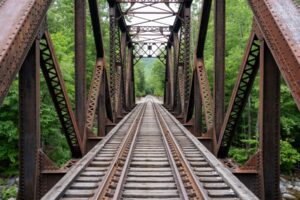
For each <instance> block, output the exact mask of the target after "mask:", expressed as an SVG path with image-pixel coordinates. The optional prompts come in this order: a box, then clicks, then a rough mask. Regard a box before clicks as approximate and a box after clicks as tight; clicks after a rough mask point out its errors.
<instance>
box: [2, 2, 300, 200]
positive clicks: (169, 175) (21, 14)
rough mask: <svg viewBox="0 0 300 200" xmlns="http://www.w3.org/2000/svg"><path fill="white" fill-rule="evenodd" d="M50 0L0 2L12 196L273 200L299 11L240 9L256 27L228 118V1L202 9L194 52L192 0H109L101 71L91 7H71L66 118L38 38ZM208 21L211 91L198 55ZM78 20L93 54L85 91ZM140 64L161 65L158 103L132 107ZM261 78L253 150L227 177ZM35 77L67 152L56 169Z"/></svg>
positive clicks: (149, 100) (269, 6) (53, 64)
mask: <svg viewBox="0 0 300 200" xmlns="http://www.w3.org/2000/svg"><path fill="white" fill-rule="evenodd" d="M51 2H52V1H51V0H22V1H15V0H1V1H0V27H1V30H0V104H1V103H3V100H4V98H5V96H6V95H7V93H8V90H9V88H10V86H11V84H12V82H13V80H14V79H16V78H18V80H19V116H20V117H19V141H20V142H19V149H20V150H19V159H20V170H19V175H20V183H19V192H18V198H19V199H28V200H29V199H45V200H48V199H247V200H249V199H268V200H270V199H272V200H273V199H280V190H279V174H280V167H279V160H280V159H279V139H280V78H281V77H282V78H283V80H284V81H285V83H286V84H287V85H288V87H289V89H290V91H291V94H292V96H293V98H294V100H295V102H296V104H297V106H298V108H300V81H299V80H300V35H299V33H300V10H299V6H297V4H296V2H294V1H293V0H248V3H249V6H250V7H251V9H252V11H253V16H254V17H253V27H252V31H251V34H250V37H249V41H248V44H247V47H246V49H245V52H244V57H243V61H242V63H241V65H240V68H239V72H238V77H237V79H236V83H235V87H234V89H233V91H232V95H231V99H230V102H229V106H228V108H226V109H225V107H224V104H225V102H224V89H225V84H224V83H225V16H226V12H225V10H226V9H225V2H226V1H225V0H215V1H214V3H213V2H212V0H202V1H199V8H200V23H199V24H197V26H198V27H197V28H198V29H199V32H198V33H197V34H198V40H197V43H196V46H195V49H191V33H190V32H191V22H190V20H191V16H190V15H191V14H190V9H191V3H192V0H108V4H109V20H110V23H109V25H110V27H109V30H110V62H109V69H107V68H106V67H107V66H108V65H106V64H105V57H104V54H105V52H104V45H103V40H102V33H101V20H100V16H101V12H102V11H101V10H99V5H98V1H97V0H89V1H87V2H86V1H84V0H76V1H74V3H75V10H74V21H75V80H76V81H75V96H76V98H75V110H72V106H71V103H70V100H69V97H68V93H67V91H66V87H65V83H64V79H63V76H64V74H62V72H61V70H60V65H59V62H58V60H57V58H56V55H55V49H54V47H53V43H52V41H51V36H50V33H49V32H48V29H47V18H46V15H47V10H48V8H49V6H50V4H51ZM87 7H89V11H90V15H87V14H86V10H87V9H86V8H87ZM211 12H214V15H213V22H214V72H213V73H214V83H213V85H212V87H213V88H210V84H209V81H208V74H207V71H206V68H205V57H204V53H203V52H204V45H205V41H206V35H207V30H208V22H209V17H210V14H211ZM86 16H88V17H90V18H91V22H92V23H91V25H92V30H93V36H94V41H95V43H94V46H95V49H96V55H97V56H96V58H95V66H94V71H93V74H92V80H91V83H90V84H89V85H90V88H89V90H88V91H86V85H87V83H86V82H87V81H86V73H87V72H86V26H87V25H86V20H87V19H86ZM154 16H155V17H154ZM128 17H131V18H132V20H131V21H130V22H129V21H128ZM134 18H135V20H134ZM166 19H167V20H166ZM170 21H171V23H170ZM192 55H194V59H193V61H192V62H191V58H192ZM144 57H156V58H158V59H160V61H161V62H162V63H163V64H164V65H165V86H164V99H163V103H162V104H161V103H160V102H159V101H158V100H157V99H155V98H154V97H151V96H147V97H145V98H144V99H143V100H142V101H140V102H136V100H135V88H134V80H135V79H134V73H133V68H134V65H135V64H136V63H137V62H139V60H140V59H142V58H144ZM40 71H41V74H40ZM190 72H191V73H190ZM258 73H259V74H260V78H259V146H258V151H257V152H256V153H255V154H254V155H253V156H252V157H251V158H250V159H249V161H247V162H246V164H245V165H244V166H240V167H236V168H232V167H230V166H228V165H226V163H224V160H223V159H224V158H226V157H228V152H229V149H230V147H231V144H232V140H233V137H234V136H235V135H237V134H239V133H238V132H237V131H236V130H237V125H238V123H239V119H240V118H241V115H242V113H243V111H244V109H245V105H246V103H247V99H248V97H249V94H250V92H251V89H252V86H253V84H254V80H255V77H256V76H257V74H258ZM40 76H44V78H45V80H46V83H47V87H48V90H49V93H50V94H51V98H52V100H53V103H54V106H55V110H56V112H57V116H58V118H59V121H60V123H61V127H62V130H63V133H64V135H65V139H66V140H67V143H68V145H69V148H70V151H71V154H72V160H70V161H69V162H68V163H67V164H66V165H65V166H64V167H62V168H58V167H56V166H55V165H54V164H53V162H52V161H51V160H50V159H49V157H48V156H47V155H46V153H44V152H43V149H42V147H41V142H40V140H41V133H40ZM211 91H213V92H211ZM202 113H203V114H202ZM202 117H203V118H204V120H202ZM202 121H204V123H202ZM94 126H97V127H98V129H97V130H98V131H97V132H93V130H94V129H93V127H94ZM204 126H205V127H206V129H203V127H204ZM203 130H205V132H204V131H203Z"/></svg>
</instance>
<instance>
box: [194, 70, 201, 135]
mask: <svg viewBox="0 0 300 200" xmlns="http://www.w3.org/2000/svg"><path fill="white" fill-rule="evenodd" d="M194 73H197V71H196V70H195V72H194ZM194 106H195V116H194V136H196V137H200V136H201V135H202V99H201V91H200V85H199V80H198V76H197V74H194Z"/></svg>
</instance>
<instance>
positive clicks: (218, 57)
mask: <svg viewBox="0 0 300 200" xmlns="http://www.w3.org/2000/svg"><path fill="white" fill-rule="evenodd" d="M225 2H226V1H225V0H218V1H215V4H214V5H215V10H214V26H215V32H214V39H215V46H214V60H215V63H214V65H215V66H214V69H215V70H214V131H215V134H216V137H217V138H218V137H219V135H220V131H221V127H222V124H223V120H224V113H225V108H224V104H225V101H224V98H225V19H226V17H225Z"/></svg>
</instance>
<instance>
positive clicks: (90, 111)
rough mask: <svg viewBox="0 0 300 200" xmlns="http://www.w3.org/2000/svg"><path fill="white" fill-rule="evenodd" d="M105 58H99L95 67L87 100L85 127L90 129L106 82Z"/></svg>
mask: <svg viewBox="0 0 300 200" xmlns="http://www.w3.org/2000/svg"><path fill="white" fill-rule="evenodd" d="M104 68H105V66H104V60H103V59H101V58H99V59H97V62H96V66H95V68H94V72H93V77H92V81H91V86H90V91H89V95H88V100H87V112H86V125H85V127H86V128H88V129H89V130H92V129H93V124H94V119H95V114H96V109H97V102H98V98H99V95H100V93H101V92H102V91H101V87H102V85H103V84H104V81H103V73H104Z"/></svg>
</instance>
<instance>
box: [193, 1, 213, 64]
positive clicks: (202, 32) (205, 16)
mask: <svg viewBox="0 0 300 200" xmlns="http://www.w3.org/2000/svg"><path fill="white" fill-rule="evenodd" d="M211 4H212V0H203V4H202V9H201V15H200V16H201V19H200V28H199V34H198V39H197V41H198V42H197V49H196V56H197V58H198V59H201V58H203V52H204V46H205V41H206V34H207V28H208V22H209V16H210V11H211Z"/></svg>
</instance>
